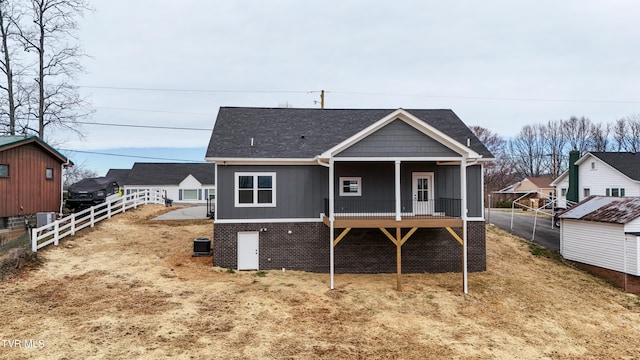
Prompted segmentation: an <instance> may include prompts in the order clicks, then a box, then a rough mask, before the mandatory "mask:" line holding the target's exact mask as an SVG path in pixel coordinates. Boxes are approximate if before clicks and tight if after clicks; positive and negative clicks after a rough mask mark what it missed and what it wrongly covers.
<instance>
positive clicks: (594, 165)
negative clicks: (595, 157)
mask: <svg viewBox="0 0 640 360" xmlns="http://www.w3.org/2000/svg"><path fill="white" fill-rule="evenodd" d="M591 170H598V167H597V165H596V162H595V161H592V162H591Z"/></svg>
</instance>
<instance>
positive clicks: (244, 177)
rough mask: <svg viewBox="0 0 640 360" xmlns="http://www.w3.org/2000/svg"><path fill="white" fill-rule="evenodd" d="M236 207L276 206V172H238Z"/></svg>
mask: <svg viewBox="0 0 640 360" xmlns="http://www.w3.org/2000/svg"><path fill="white" fill-rule="evenodd" d="M234 197H235V206H236V207H270V206H276V173H267V172H264V173H263V172H256V173H244V172H240V173H236V174H235V196H234Z"/></svg>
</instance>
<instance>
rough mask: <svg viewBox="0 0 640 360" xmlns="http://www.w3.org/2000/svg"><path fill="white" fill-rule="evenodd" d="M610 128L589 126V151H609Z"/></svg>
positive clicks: (599, 125)
mask: <svg viewBox="0 0 640 360" xmlns="http://www.w3.org/2000/svg"><path fill="white" fill-rule="evenodd" d="M610 132H611V126H610V125H609V124H605V125H603V124H591V131H590V134H591V150H593V151H598V152H605V151H608V150H609V147H610V142H611V141H610V140H609V134H610Z"/></svg>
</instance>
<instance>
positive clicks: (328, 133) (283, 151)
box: [206, 107, 493, 159]
mask: <svg viewBox="0 0 640 360" xmlns="http://www.w3.org/2000/svg"><path fill="white" fill-rule="evenodd" d="M396 110H397V109H296V108H246V107H221V108H220V111H219V112H218V117H217V119H216V124H215V127H214V129H213V132H212V134H211V140H210V141H209V147H208V149H207V154H206V157H208V158H264V159H268V158H275V159H278V158H279V159H291V158H297V159H300V158H307V159H308V158H314V157H315V156H317V155H320V154H321V153H323V152H324V151H326V150H328V149H330V148H332V147H333V146H335V145H337V144H339V143H341V142H343V141H345V140H347V139H348V138H349V137H351V136H353V135H355V134H356V133H357V132H359V131H361V130H363V129H365V128H366V127H367V126H369V125H372V124H373V123H375V122H376V121H378V120H380V119H382V118H384V117H385V116H387V115H389V114H390V113H392V112H394V111H396ZM405 111H407V112H409V113H410V114H412V115H413V116H415V117H417V118H419V119H420V120H422V121H424V122H425V123H427V124H429V125H431V126H433V127H434V128H436V129H438V130H439V131H441V132H443V133H445V134H446V135H448V136H449V137H451V138H453V139H454V140H456V141H457V142H459V143H460V144H462V145H466V144H467V139H469V141H470V146H469V148H471V149H472V150H474V151H475V152H477V153H479V154H480V155H482V156H484V157H485V158H492V157H493V155H491V153H490V152H489V151H488V150H487V148H486V147H485V146H484V145H483V144H482V143H481V142H480V140H478V138H477V137H476V136H475V135H474V134H473V133H472V132H471V130H469V128H468V127H467V126H466V125H465V124H464V123H463V122H462V120H460V118H459V117H458V116H457V115H456V114H455V113H454V112H453V111H451V110H405ZM252 139H253V146H250V145H251V141H252Z"/></svg>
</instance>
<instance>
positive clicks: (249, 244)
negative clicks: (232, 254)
mask: <svg viewBox="0 0 640 360" xmlns="http://www.w3.org/2000/svg"><path fill="white" fill-rule="evenodd" d="M259 238H260V236H259V233H258V232H257V231H241V232H239V233H238V270H258V267H259V264H260V261H259V259H260V258H259V254H258V249H259V247H258V244H259Z"/></svg>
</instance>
